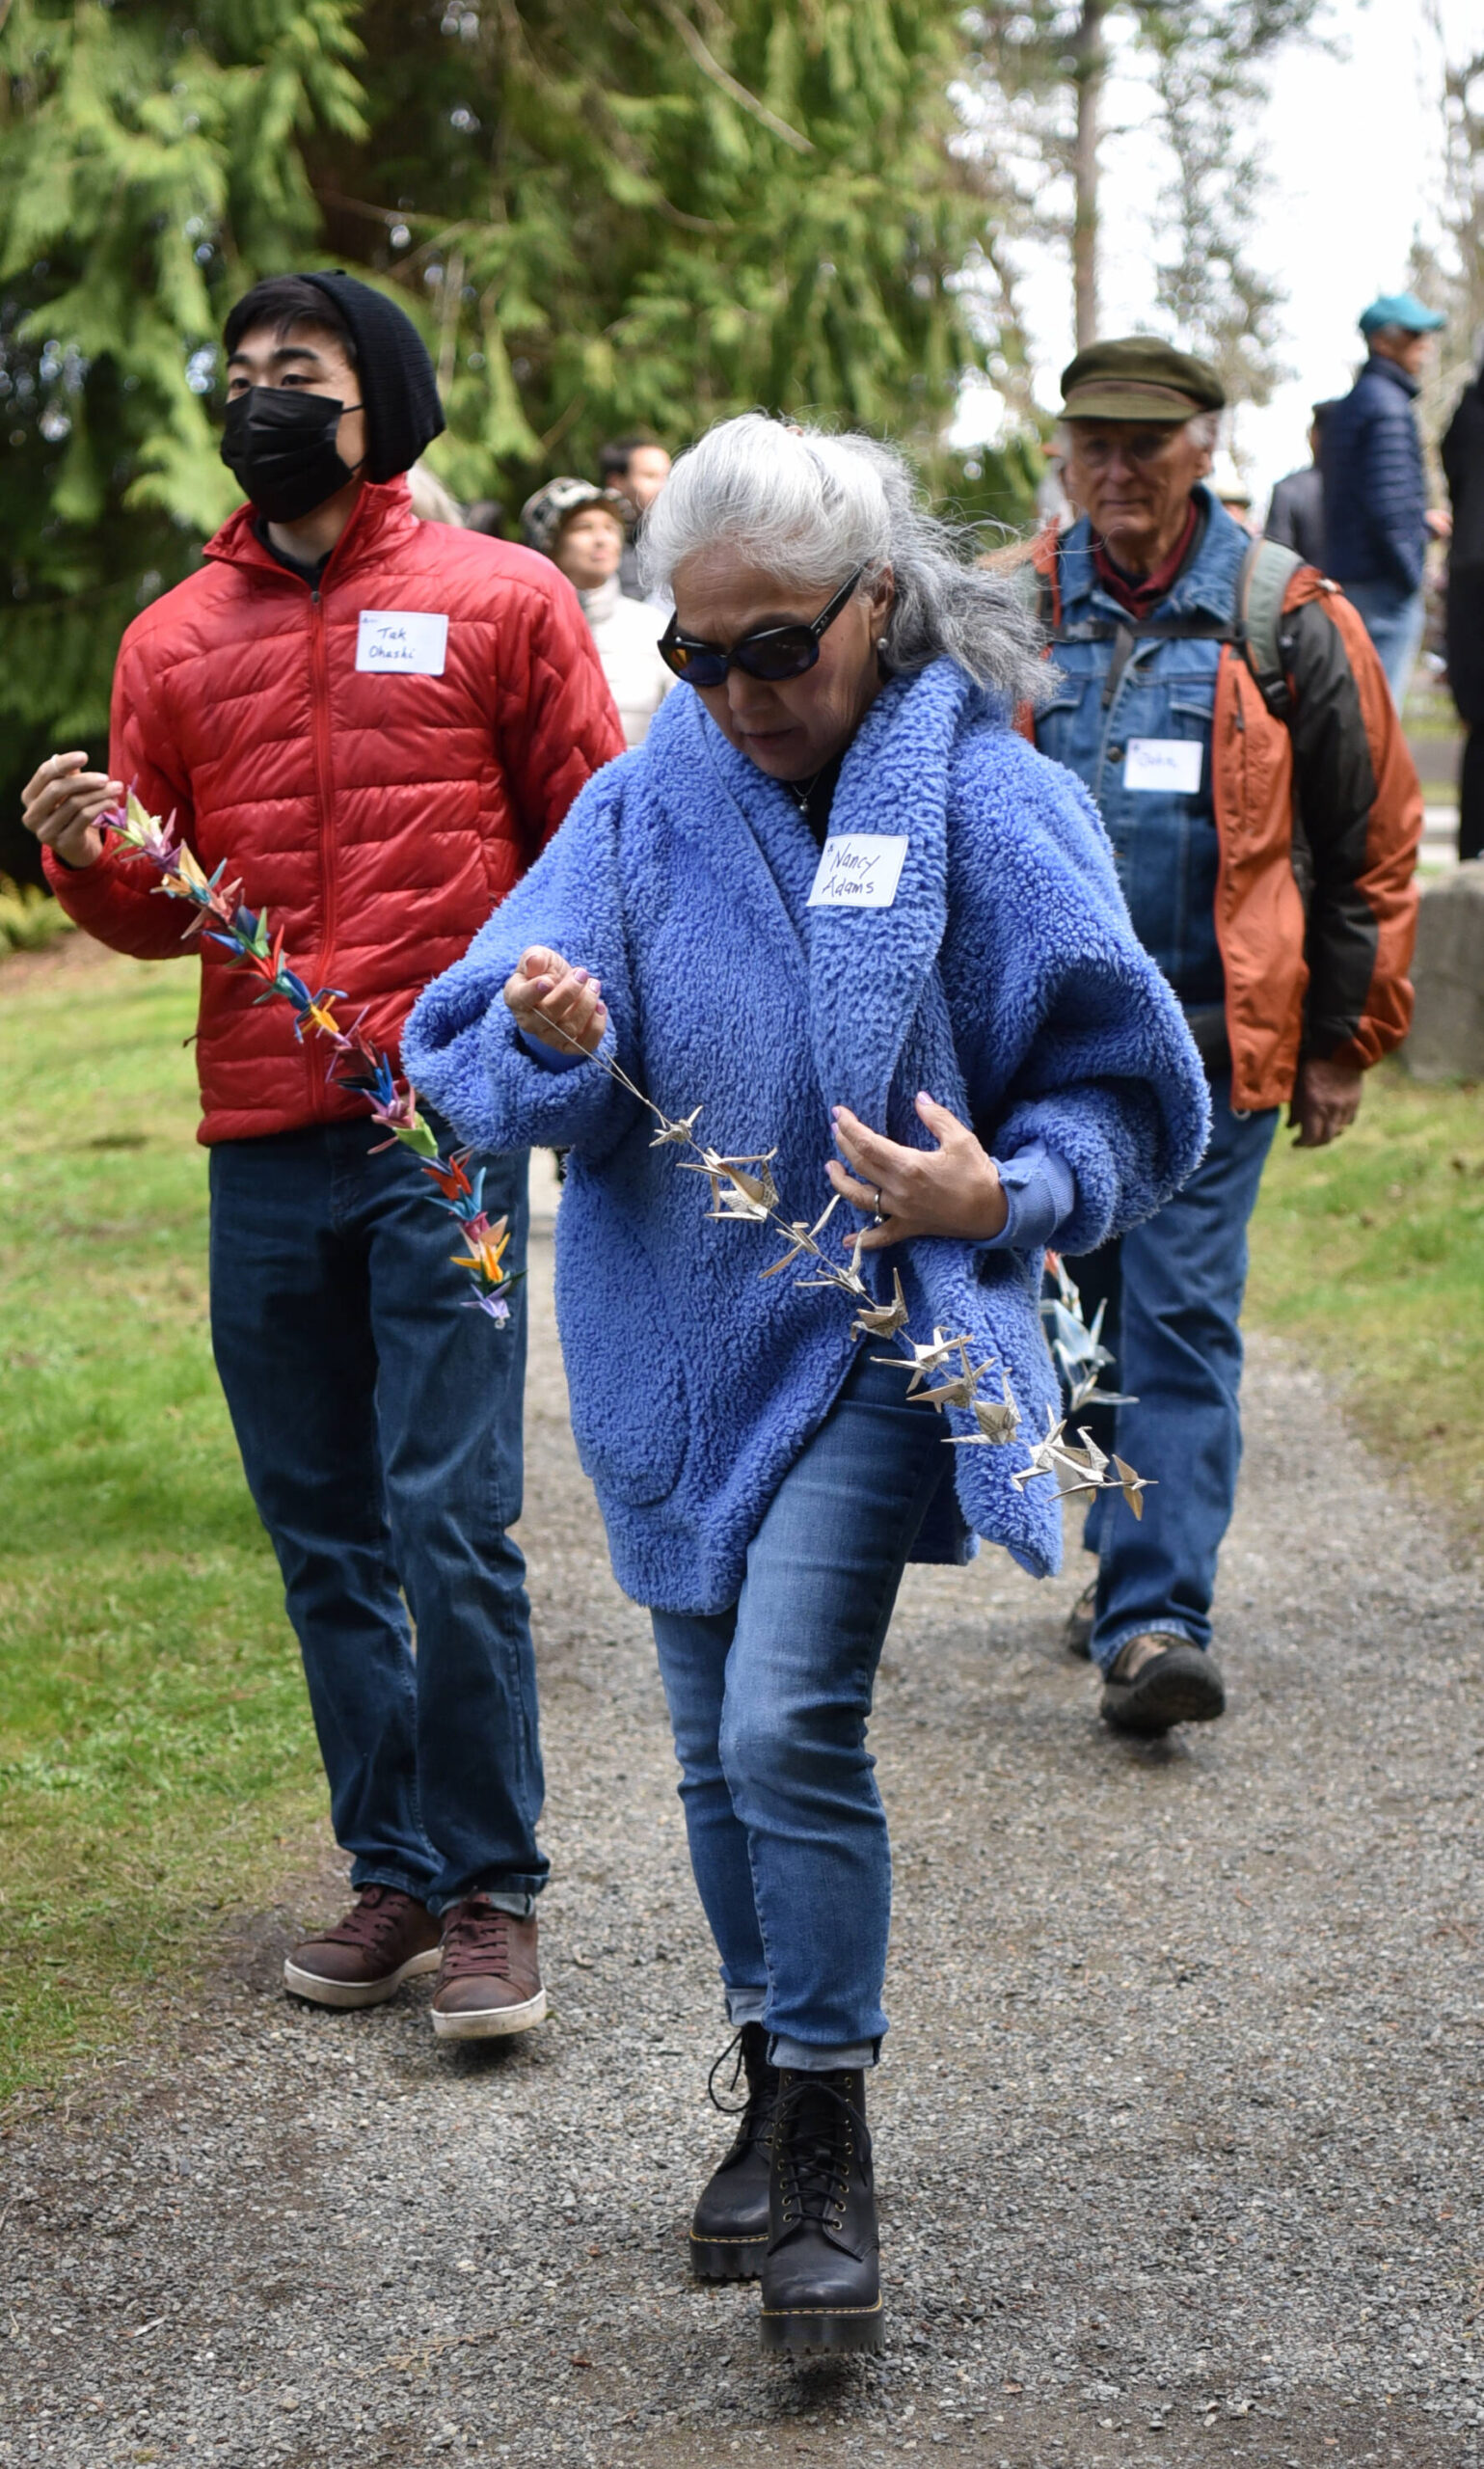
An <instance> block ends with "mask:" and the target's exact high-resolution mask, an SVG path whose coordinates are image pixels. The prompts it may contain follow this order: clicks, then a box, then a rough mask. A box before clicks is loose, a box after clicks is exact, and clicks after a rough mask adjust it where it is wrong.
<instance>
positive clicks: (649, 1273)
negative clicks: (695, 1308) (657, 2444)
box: [556, 1158, 690, 1508]
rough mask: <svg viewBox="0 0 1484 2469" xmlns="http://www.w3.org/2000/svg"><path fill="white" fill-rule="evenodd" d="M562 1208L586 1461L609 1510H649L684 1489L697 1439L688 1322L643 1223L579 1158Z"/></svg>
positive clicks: (570, 1375)
mask: <svg viewBox="0 0 1484 2469" xmlns="http://www.w3.org/2000/svg"><path fill="white" fill-rule="evenodd" d="M561 1207H562V1215H563V1217H564V1218H565V1219H566V1220H567V1222H566V1223H565V1224H564V1225H563V1226H562V1227H561V1228H560V1231H559V1233H558V1235H557V1271H556V1315H557V1321H558V1325H559V1327H560V1330H561V1343H562V1354H563V1357H564V1359H565V1362H566V1365H567V1380H568V1386H569V1389H570V1392H571V1407H572V1433H573V1438H574V1439H575V1440H576V1442H577V1451H578V1456H579V1457H580V1460H581V1465H582V1472H583V1474H584V1475H586V1476H587V1477H588V1478H589V1479H590V1480H591V1482H592V1483H593V1485H594V1488H595V1489H596V1491H597V1493H598V1496H599V1499H600V1501H601V1500H604V1499H607V1500H613V1501H622V1502H623V1503H625V1504H626V1505H627V1506H629V1507H632V1508H644V1507H648V1506H652V1505H653V1504H654V1503H655V1502H657V1501H663V1500H668V1498H669V1496H670V1494H671V1493H672V1492H673V1490H674V1489H675V1486H676V1484H677V1483H678V1482H679V1480H680V1473H681V1468H682V1467H683V1465H684V1464H685V1459H686V1450H687V1446H688V1441H689V1437H690V1405H689V1395H688V1390H687V1386H686V1374H685V1369H684V1364H683V1361H682V1356H681V1348H680V1341H679V1334H678V1325H677V1323H678V1315H677V1314H676V1313H675V1312H674V1311H673V1310H671V1309H668V1308H667V1307H666V1304H665V1299H664V1295H663V1292H662V1290H661V1285H660V1280H659V1278H658V1277H657V1276H656V1274H655V1270H654V1267H653V1264H652V1263H651V1262H650V1259H649V1255H648V1253H647V1252H646V1251H645V1249H644V1246H643V1243H642V1241H641V1239H640V1237H639V1235H638V1233H637V1231H636V1229H635V1228H634V1224H633V1221H632V1220H630V1219H628V1218H627V1217H626V1215H625V1213H624V1212H623V1211H622V1210H621V1209H618V1208H615V1207H613V1206H612V1204H611V1202H610V1201H609V1199H608V1198H607V1195H606V1194H605V1193H604V1192H603V1191H602V1189H601V1188H600V1187H599V1186H598V1185H597V1184H596V1182H595V1181H594V1180H591V1179H589V1178H588V1177H587V1176H585V1175H584V1174H583V1172H582V1169H581V1167H580V1165H579V1163H578V1161H577V1160H576V1159H575V1158H574V1159H573V1161H572V1163H571V1165H570V1166H569V1169H568V1175H567V1183H566V1187H565V1189H564V1191H563V1193H562V1202H561ZM569 1212H570V1215H569V1214H568V1213H569ZM573 1218H576V1220H577V1223H576V1224H575V1225H574V1224H573V1223H572V1219H573Z"/></svg>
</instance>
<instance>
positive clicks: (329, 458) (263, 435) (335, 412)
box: [222, 386, 361, 523]
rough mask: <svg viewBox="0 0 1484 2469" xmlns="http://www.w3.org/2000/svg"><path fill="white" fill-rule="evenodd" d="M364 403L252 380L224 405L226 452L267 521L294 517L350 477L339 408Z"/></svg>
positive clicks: (231, 468) (238, 479)
mask: <svg viewBox="0 0 1484 2469" xmlns="http://www.w3.org/2000/svg"><path fill="white" fill-rule="evenodd" d="M360 409H361V406H360V404H359V403H337V401H336V400H335V397H334V396H333V395H331V394H309V393H304V392H303V391H302V390H301V389H300V388H299V387H297V386H250V387H249V388H248V389H247V392H246V393H243V394H237V395H234V396H233V398H232V400H231V401H230V402H229V404H228V406H227V420H226V423H225V425H224V427H223V431H222V460H223V462H224V463H225V464H226V466H227V468H228V470H229V472H230V473H231V475H232V476H233V478H234V479H235V480H236V482H237V485H238V487H239V488H240V489H242V491H243V492H244V494H245V495H246V496H247V497H249V498H250V499H251V500H252V502H253V503H254V505H256V508H257V511H258V513H259V514H265V515H266V516H267V518H268V520H269V522H270V523H296V522H297V521H298V519H299V517H300V516H301V515H302V514H312V512H313V510H314V508H315V506H317V505H323V504H324V502H325V500H326V499H327V498H333V497H334V496H335V495H336V494H337V491H338V490H340V489H343V488H344V487H345V486H346V484H347V482H349V481H351V480H353V479H354V478H355V476H356V472H357V471H359V470H360V468H361V467H360V465H359V464H357V466H356V467H355V471H353V470H352V469H351V467H350V465H349V464H348V463H342V462H341V460H340V457H339V455H338V454H337V451H336V444H335V433H336V429H337V425H338V423H339V421H340V417H341V415H342V413H345V412H358V411H359V410H360Z"/></svg>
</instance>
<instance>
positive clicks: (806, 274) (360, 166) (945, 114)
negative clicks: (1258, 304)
mask: <svg viewBox="0 0 1484 2469" xmlns="http://www.w3.org/2000/svg"><path fill="white" fill-rule="evenodd" d="M961 43H962V37H961V35H960V32H959V13H958V10H957V9H956V8H955V7H954V6H952V5H951V4H950V0H792V5H791V6H790V7H788V8H786V9H780V8H778V7H776V6H775V5H774V0H725V5H724V6H723V5H722V0H629V5H628V6H626V7H625V8H622V9H615V8H613V7H611V6H609V5H607V0H499V5H498V6H497V5H496V0H432V5H429V0H196V5H195V6H193V7H192V8H191V9H189V10H185V9H181V8H179V7H178V6H174V7H173V6H171V5H168V0H165V4H163V5H162V0H112V5H107V0H10V6H9V9H8V11H6V10H3V9H0V135H3V143H0V523H3V527H4V534H5V539H6V543H7V554H8V558H9V563H10V574H9V582H10V591H9V593H8V594H5V595H4V596H3V597H0V713H3V716H4V719H6V721H7V722H8V723H9V728H8V738H9V741H10V748H11V753H10V757H9V759H8V760H7V762H6V764H5V765H4V766H3V767H0V770H3V771H4V772H5V773H13V772H14V764H15V762H16V761H17V760H19V761H21V762H22V763H29V760H30V758H31V756H32V754H33V752H34V751H36V750H38V749H39V748H44V746H45V745H46V744H49V743H54V742H67V743H78V744H87V745H90V746H93V747H94V750H95V751H96V752H98V753H99V754H101V750H102V738H103V732H104V728H105V724H106V698H107V681H108V675H109V671H110V667H111V665H112V658H113V653H114V650H115V648H116V646H117V642H118V638H119V635H120V634H121V630H122V628H123V626H124V625H125V624H126V623H127V621H128V619H129V617H130V616H131V615H132V614H133V613H134V611H135V610H136V609H138V608H140V607H142V606H144V605H145V604H146V603H147V602H148V600H149V599H150V598H151V597H152V596H153V595H155V594H156V593H157V592H159V591H161V590H163V589H165V588H166V587H168V586H169V584H171V583H174V582H175V581H176V580H177V579H178V578H179V577H180V576H181V575H182V574H184V573H186V572H187V571H189V570H190V568H191V566H192V565H193V564H194V563H195V561H196V559H197V557H198V556H199V552H200V544H201V541H202V538H203V537H204V536H205V534H206V533H207V532H208V531H209V530H210V529H212V528H213V527H214V526H215V525H216V524H217V523H218V522H219V521H220V520H221V519H222V517H223V515H224V514H225V513H226V512H227V510H228V509H229V506H230V504H231V503H232V502H233V490H232V484H231V482H230V480H229V476H228V475H227V473H226V472H225V471H224V469H223V468H222V466H221V464H220V462H219V461H218V459H217V454H216V424H217V419H218V417H219V413H220V379H221V372H220V367H219V363H218V356H217V351H216V339H217V336H218V333H219V329H220V322H221V318H222V315H223V312H224V311H225V309H226V308H227V306H228V305H229V302H230V301H231V299H232V298H233V297H235V296H236V294H237V293H238V292H240V291H241V290H242V289H243V288H245V287H246V285H248V284H249V283H250V282H252V281H253V280H255V279H256V277H257V276H258V275H260V274H263V273H267V272H272V271H277V270H280V269H282V268H283V267H286V266H312V265H318V264H337V265H342V266H345V267H346V268H347V269H349V270H350V271H353V272H357V273H360V274H363V275H364V276H365V277H366V278H367V279H368V280H370V281H372V282H378V283H381V284H384V285H386V286H387V287H388V288H389V289H391V291H392V292H393V293H394V295H395V296H396V297H397V298H399V299H400V300H401V301H402V302H403V303H404V305H406V306H407V307H408V308H409V309H410V310H411V311H412V313H413V314H414V315H415V316H416V317H417V318H418V322H419V324H420V325H421V326H422V329H423V332H424V333H425V335H426V336H427V339H428V341H429V345H430V348H431V349H432V351H433V354H434V357H435V360H436V362H437V365H438V370H439V377H440V382H441V385H442V387H443V390H444V393H445V401H446V404H447V408H448V413H449V435H448V436H447V438H445V440H443V441H441V442H440V445H439V447H438V448H435V450H434V453H433V456H432V458H431V459H432V461H433V462H434V464H435V466H436V467H437V468H438V469H439V470H440V472H441V473H442V475H443V476H444V477H445V479H446V480H447V481H448V482H449V484H450V485H451V486H452V487H453V488H454V490H455V491H456V492H457V493H459V494H461V495H463V496H465V497H476V496H477V497H495V498H498V499H499V500H501V501H502V502H504V503H505V505H506V506H507V507H511V508H513V507H514V506H515V505H517V504H518V503H519V502H520V499H521V497H522V496H523V495H524V494H525V493H526V490H527V489H529V488H530V487H533V486H534V485H536V483H537V482H538V481H539V480H540V479H541V478H542V477H543V476H545V475H547V474H549V473H550V472H552V471H554V470H560V469H563V468H576V469H579V470H581V469H584V468H590V467H591V461H592V456H593V453H594V450H595V448H596V447H597V445H598V443H599V442H600V441H601V439H602V438H603V437H605V436H607V435H611V434H613V433H615V432H622V431H623V430H625V429H627V428H631V427H634V426H636V425H639V424H644V425H646V426H650V427H653V428H654V429H655V430H656V431H657V432H658V433H659V434H660V435H661V437H663V438H664V439H665V441H666V442H667V443H669V444H671V445H680V444H683V443H684V442H685V441H686V440H687V439H688V437H690V436H692V435H694V434H695V432H696V431H697V430H698V429H699V428H701V427H703V426H704V425H705V424H706V423H707V421H710V420H713V419H715V418H717V417H719V416H721V415H722V414H724V413H726V412H729V411H734V410H740V409H742V408H746V407H748V406H750V405H752V404H755V403H762V404H765V405H767V406H769V407H771V408H785V407H786V408H791V409H796V410H802V409H808V410H812V411H817V412H822V413H824V414H826V415H829V416H834V417H838V418H842V419H845V420H848V421H858V422H862V423H865V424H867V425H869V426H872V427H877V428H881V429H887V430H891V431H892V432H894V433H895V434H897V435H899V436H902V437H904V438H905V440H906V441H907V442H908V443H909V444H910V445H912V446H913V447H914V448H915V449H916V450H917V452H918V454H919V456H920V458H921V460H922V462H923V465H924V468H925V472H926V474H927V476H928V477H929V479H930V481H931V483H932V484H933V485H934V486H935V487H937V488H938V489H939V490H946V491H947V492H948V493H949V494H950V495H951V496H955V497H957V498H958V499H959V500H961V501H967V502H970V503H971V504H972V505H973V506H974V508H975V510H978V508H979V507H981V506H986V507H989V508H992V509H993V510H996V511H1004V512H1006V513H1019V512H1021V511H1023V510H1024V508H1025V506H1026V504H1027V502H1028V499H1029V491H1030V486H1031V484H1032V483H1033V480H1034V456H1033V454H1032V453H1031V452H1030V451H1029V449H1027V450H1026V451H1025V452H1023V453H1021V454H1019V455H1016V454H1014V453H1012V454H1010V455H1007V456H1001V457H999V458H993V457H991V458H987V468H985V470H984V471H983V474H982V476H978V477H976V478H975V480H973V481H972V482H970V481H968V480H967V479H966V478H965V475H964V471H963V467H962V465H961V463H958V464H956V463H955V461H954V459H953V458H952V457H951V456H949V455H948V454H947V453H946V452H945V450H944V449H943V448H942V445H941V438H942V433H943V428H944V424H945V421H946V419H947V417H948V415H949V413H950V411H951V409H952V405H953V402H954V397H955V393H956V389H957V386H958V380H959V378H960V376H961V374H962V372H963V371H964V370H965V369H966V368H968V367H971V366H976V365H979V364H981V362H982V360H983V356H984V352H985V337H984V334H983V331H982V328H981V329H979V330H974V329H971V326H970V323H969V319H968V317H967V315H966V313H965V302H964V299H963V296H962V294H961V292H960V289H959V275H960V270H961V268H962V267H963V265H964V263H965V261H966V259H967V258H969V257H970V256H971V254H972V253H973V251H974V249H975V248H976V246H977V245H978V244H980V243H982V242H983V240H984V239H985V202H984V197H983V193H982V190H981V189H979V188H977V187H976V184H975V180H974V177H973V175H972V171H971V169H970V168H969V167H966V166H965V165H964V163H963V162H962V161H961V159H960V157H959V154H958V150H957V149H956V148H955V145H954V138H955V134H956V130H957V122H956V120H955V115H954V110H953V105H952V102H951V99H950V88H951V85H952V81H953V78H954V76H955V73H956V71H957V69H958V67H959V66H960V61H961ZM983 459H984V458H982V461H983ZM16 776H23V774H20V775H16ZM0 794H3V795H4V796H5V800H6V803H7V805H8V806H9V805H10V804H11V802H12V797H11V794H10V791H9V788H8V787H7V788H0ZM7 852H12V853H13V841H11V840H10V839H9V837H7V838H6V840H5V841H4V843H3V845H0V859H3V857H4V855H5V853H7Z"/></svg>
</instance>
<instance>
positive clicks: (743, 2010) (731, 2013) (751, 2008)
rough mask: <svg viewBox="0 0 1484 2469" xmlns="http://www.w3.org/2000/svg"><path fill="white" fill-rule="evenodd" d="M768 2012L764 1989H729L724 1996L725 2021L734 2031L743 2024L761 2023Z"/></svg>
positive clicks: (766, 1993) (766, 1996) (739, 2028)
mask: <svg viewBox="0 0 1484 2469" xmlns="http://www.w3.org/2000/svg"><path fill="white" fill-rule="evenodd" d="M767 2012H768V1992H767V1990H766V1989H729V1990H728V1991H727V1994H726V2019H727V2021H728V2022H729V2023H730V2024H731V2025H732V2027H733V2029H734V2030H735V2031H739V2032H740V2031H741V2030H742V2025H743V2023H761V2021H762V2020H763V2018H764V2016H765V2015H766V2014H767Z"/></svg>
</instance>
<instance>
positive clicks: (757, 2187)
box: [690, 2023, 778, 2280]
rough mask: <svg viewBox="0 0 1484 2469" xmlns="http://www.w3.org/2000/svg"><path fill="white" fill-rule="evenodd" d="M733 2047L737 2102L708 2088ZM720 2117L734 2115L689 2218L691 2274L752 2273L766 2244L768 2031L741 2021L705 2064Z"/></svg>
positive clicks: (732, 2276) (772, 2100) (773, 2075)
mask: <svg viewBox="0 0 1484 2469" xmlns="http://www.w3.org/2000/svg"><path fill="white" fill-rule="evenodd" d="M734 2049H735V2050H736V2052H737V2064H736V2067H735V2068H734V2070H733V2074H732V2080H731V2084H730V2087H729V2088H730V2089H731V2090H732V2091H733V2092H735V2091H736V2090H737V2088H738V2085H739V2084H740V2082H741V2081H742V2076H743V2075H744V2074H745V2076H746V2078H747V2097H746V2100H745V2101H744V2102H742V2103H740V2104H739V2105H737V2106H733V2105H732V2104H731V2103H728V2102H726V2101H724V2100H723V2099H722V2098H721V2096H720V2094H719V2093H718V2092H717V2090H716V2077H717V2076H718V2075H719V2074H720V2072H721V2069H722V2068H723V2066H725V2064H726V2062H727V2059H728V2058H729V2057H730V2056H731V2054H732V2051H733V2050H734ZM706 2088H707V2090H708V2092H709V2093H710V2095H711V2098H712V2102H713V2104H714V2105H715V2107H716V2108H718V2109H719V2110H720V2111H721V2114H722V2116H723V2117H734V2118H736V2120H737V2122H738V2124H737V2132H736V2134H735V2135H734V2137H733V2139H732V2148H731V2150H730V2151H729V2152H728V2154H727V2155H726V2157H725V2159H724V2160H723V2161H722V2162H721V2165H720V2167H719V2168H718V2169H717V2170H716V2171H715V2174H714V2175H713V2177H712V2178H711V2180H710V2182H709V2184H707V2186H706V2189H705V2191H704V2193H703V2194H702V2196H701V2200H700V2202H699V2203H698V2204H697V2205H696V2208H695V2216H694V2218H693V2219H692V2221H691V2223H690V2262H691V2266H692V2268H693V2270H694V2272H695V2276H696V2278H697V2280H756V2278H757V2276H758V2274H759V2272H760V2271H761V2270H762V2268H763V2256H764V2254H765V2252H766V2250H767V2246H768V2176H769V2164H770V2162H771V2159H772V2147H773V2110H774V2107H775V2106H776V2104H777V2099H778V2070H777V2068H776V2066H769V2062H768V2034H767V2032H766V2031H765V2030H764V2028H763V2026H762V2024H761V2023H743V2025H742V2030H741V2031H740V2032H739V2033H738V2035H737V2038H736V2039H735V2040H734V2041H733V2042H732V2043H731V2045H730V2047H728V2048H724V2049H723V2050H722V2052H721V2055H720V2056H719V2057H718V2058H717V2060H716V2063H715V2066H714V2067H713V2068H712V2070H711V2081H710V2082H709V2084H708V2085H707V2087H706Z"/></svg>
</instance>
